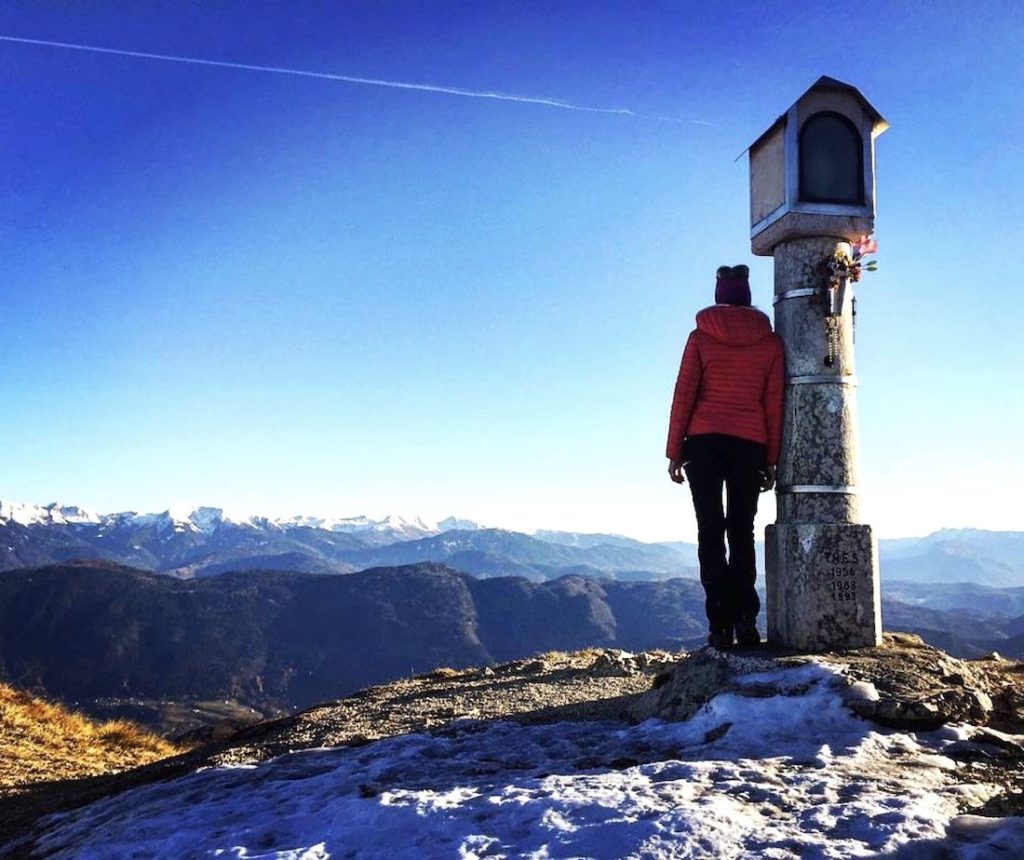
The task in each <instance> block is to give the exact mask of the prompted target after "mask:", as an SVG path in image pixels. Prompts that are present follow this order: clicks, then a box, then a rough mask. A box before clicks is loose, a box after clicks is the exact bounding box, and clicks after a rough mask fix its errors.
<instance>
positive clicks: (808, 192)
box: [799, 111, 864, 206]
mask: <svg viewBox="0 0 1024 860" xmlns="http://www.w3.org/2000/svg"><path fill="white" fill-rule="evenodd" d="M799 153H800V200H803V201H807V202H809V203H845V204H847V205H854V206H862V205H863V204H864V142H863V140H862V139H861V136H860V132H859V131H857V127H856V126H855V125H854V124H853V123H852V122H850V121H849V120H848V119H847V118H846V117H845V116H843V115H842V114H838V113H834V112H833V111H823V112H822V113H816V114H814V116H812V117H810V118H809V119H808V120H807V121H806V122H805V123H804V124H803V127H802V128H801V129H800V148H799Z"/></svg>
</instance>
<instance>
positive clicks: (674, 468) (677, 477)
mask: <svg viewBox="0 0 1024 860" xmlns="http://www.w3.org/2000/svg"><path fill="white" fill-rule="evenodd" d="M668 476H669V477H670V478H671V479H672V480H673V481H675V483H677V484H684V483H686V475H685V474H684V472H683V458H682V457H676V458H675V459H674V460H669V461H668Z"/></svg>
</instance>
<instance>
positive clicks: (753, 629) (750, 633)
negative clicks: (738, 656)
mask: <svg viewBox="0 0 1024 860" xmlns="http://www.w3.org/2000/svg"><path fill="white" fill-rule="evenodd" d="M736 644H737V645H739V646H740V648H753V647H754V646H755V645H760V644H761V634H760V633H758V632H757V625H756V624H755V623H754V622H753V621H737V622H736Z"/></svg>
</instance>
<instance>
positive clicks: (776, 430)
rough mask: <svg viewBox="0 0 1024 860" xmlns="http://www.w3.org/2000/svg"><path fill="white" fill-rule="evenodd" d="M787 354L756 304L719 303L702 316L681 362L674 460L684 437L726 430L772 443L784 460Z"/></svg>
mask: <svg viewBox="0 0 1024 860" xmlns="http://www.w3.org/2000/svg"><path fill="white" fill-rule="evenodd" d="M784 377H785V355H784V353H783V350H782V339H781V338H780V337H779V336H778V335H777V334H775V333H773V332H772V324H771V322H769V320H768V317H767V316H765V315H764V314H763V313H761V311H759V310H756V309H755V308H748V307H741V306H738V305H714V306H713V307H710V308H704V310H702V311H701V312H700V313H698V314H697V328H696V329H694V330H693V331H692V332H691V333H690V337H689V339H688V340H687V341H686V349H684V350H683V360H682V363H681V364H680V366H679V377H678V379H677V380H676V390H675V395H674V396H673V398H672V415H671V417H670V419H669V425H668V445H667V446H666V449H665V453H666V455H667V456H668V457H669V458H670V459H676V458H677V457H682V455H683V440H684V439H685V438H686V437H687V436H696V435H698V434H700V433H726V434H728V435H730V436H739V437H740V438H741V439H750V440H751V441H753V442H761V443H762V444H764V445H767V446H768V464H769V465H775V464H777V463H778V462H779V446H780V443H781V436H782V395H783V385H784Z"/></svg>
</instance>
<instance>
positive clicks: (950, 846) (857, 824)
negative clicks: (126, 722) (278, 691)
mask: <svg viewBox="0 0 1024 860" xmlns="http://www.w3.org/2000/svg"><path fill="white" fill-rule="evenodd" d="M744 683H748V684H754V685H756V687H757V688H759V689H761V690H763V689H764V685H765V684H770V685H773V686H774V687H775V690H776V693H777V694H776V695H771V696H767V697H761V698H757V697H748V696H741V695H737V694H733V693H728V694H721V695H719V696H717V697H716V698H715V699H713V700H712V701H711V702H710V703H708V704H707V705H706V706H705V707H704V708H703V710H701V711H700V712H699V713H698V714H697V715H696V716H695V717H694V718H693V719H691V720H689V721H688V722H685V723H664V722H660V721H655V720H651V721H648V722H646V723H643V724H641V725H639V726H635V727H625V726H623V725H621V724H617V723H616V724H611V723H560V724H555V725H546V726H536V727H521V726H518V725H514V724H510V723H502V722H499V723H481V722H476V721H470V720H466V721H459V722H457V723H455V724H453V725H452V726H451V727H450V728H449V729H448V730H446V731H445V732H444V733H442V734H439V735H421V734H417V735H407V736H403V737H396V738H390V739H386V740H382V741H378V742H376V743H373V744H369V745H366V746H362V747H356V748H341V749H316V750H306V751H302V752H296V753H292V754H290V755H287V756H282V757H280V758H277V759H274V760H272V761H268V762H264V763H262V764H259V765H257V766H246V767H222V768H213V769H208V770H204V771H200V772H198V773H194V774H191V775H189V776H186V777H183V778H180V779H177V780H173V781H170V782H166V783H160V784H155V785H150V786H147V787H143V788H140V789H136V790H133V791H130V792H126V793H124V794H121V795H118V796H115V797H113V798H110V799H108V800H105V801H102V802H99V803H96V804H93V805H92V806H90V807H87V808H85V809H83V810H79V811H77V812H74V813H71V814H66V815H62V816H56V817H54V818H53V819H52V820H51V823H50V826H49V829H48V832H47V835H46V837H45V838H44V839H43V840H42V841H41V842H40V843H39V847H40V848H41V849H42V850H43V851H44V852H46V853H47V856H57V857H75V858H119V857H125V858H127V857H175V858H186V857H210V856H212V857H237V858H255V857H260V858H264V857H274V858H326V857H379V858H433V857H453V858H474V857H531V858H550V857H595V858H623V857H637V858H646V857H650V858H685V857H713V858H730V857H751V858H833V857H835V858H838V857H879V856H889V857H897V858H901V860H907V858H936V857H942V858H971V859H972V860H983V858H997V857H998V858H1020V857H1024V819H1019V818H1018V819H1013V818H1011V819H980V818H975V817H973V816H958V815H957V802H958V801H962V800H964V799H965V796H966V799H968V800H970V801H973V802H979V803H980V802H983V801H984V800H985V799H987V798H988V797H989V796H990V795H991V794H993V793H994V791H995V790H994V788H992V787H989V786H971V787H965V786H962V785H957V784H956V782H955V780H954V779H953V771H954V770H955V768H956V765H955V763H954V762H953V761H952V760H951V759H950V758H948V757H946V756H944V755H943V751H944V749H947V748H948V746H949V745H950V744H954V743H957V742H960V743H963V741H964V738H965V737H966V735H967V731H966V730H965V729H953V728H946V729H943V730H940V731H938V732H930V733H926V734H920V735H914V734H908V733H905V732H898V731H889V730H884V729H880V728H879V727H877V726H875V725H874V724H872V723H869V722H865V721H863V720H860V719H858V718H856V717H854V716H853V715H852V714H851V713H850V712H849V710H848V709H847V708H846V707H845V705H843V703H842V699H841V695H840V692H841V687H842V686H843V683H842V681H841V679H840V678H839V676H838V675H837V673H836V672H834V671H833V670H832V669H831V668H829V667H827V666H823V665H818V664H810V665H806V666H803V667H799V668H796V669H792V668H791V669H780V670H773V671H772V672H766V673H761V674H759V675H748V676H746V677H745V680H744ZM752 689H753V688H752Z"/></svg>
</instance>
